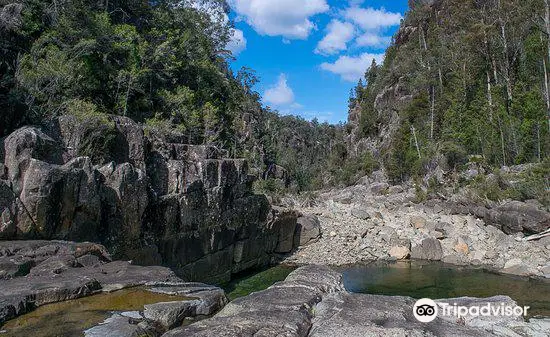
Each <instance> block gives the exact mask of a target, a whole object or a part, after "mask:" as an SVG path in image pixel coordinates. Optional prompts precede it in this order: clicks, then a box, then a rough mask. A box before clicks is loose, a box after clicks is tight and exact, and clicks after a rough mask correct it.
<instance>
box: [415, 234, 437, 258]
mask: <svg viewBox="0 0 550 337" xmlns="http://www.w3.org/2000/svg"><path fill="white" fill-rule="evenodd" d="M442 257H443V249H442V248H441V242H439V240H437V239H435V238H425V239H423V240H422V241H420V242H417V243H415V244H413V245H412V247H411V259H416V260H432V261H439V260H441V258H442Z"/></svg>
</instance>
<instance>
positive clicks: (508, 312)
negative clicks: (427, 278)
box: [413, 298, 530, 323]
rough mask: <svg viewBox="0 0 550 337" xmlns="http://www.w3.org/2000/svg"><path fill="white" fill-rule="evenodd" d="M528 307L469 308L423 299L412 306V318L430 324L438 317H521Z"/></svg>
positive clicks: (492, 304) (525, 313)
mask: <svg viewBox="0 0 550 337" xmlns="http://www.w3.org/2000/svg"><path fill="white" fill-rule="evenodd" d="M529 309H530V307H529V306H524V307H520V306H517V305H510V304H506V303H486V304H478V305H470V306H460V305H458V304H456V303H453V304H449V303H444V302H438V303H436V302H434V301H433V300H431V299H429V298H423V299H420V300H418V301H416V303H415V304H414V307H413V314H414V317H415V318H416V319H417V320H418V321H419V322H422V323H429V322H432V321H433V320H435V319H436V318H437V316H438V315H439V316H440V317H457V318H463V317H466V316H471V317H479V316H484V317H487V316H494V317H496V316H505V317H521V316H527V311H528V310H529Z"/></svg>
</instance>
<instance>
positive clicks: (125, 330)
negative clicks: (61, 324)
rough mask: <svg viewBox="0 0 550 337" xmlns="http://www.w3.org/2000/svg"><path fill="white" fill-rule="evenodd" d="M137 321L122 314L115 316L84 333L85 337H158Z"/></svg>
mask: <svg viewBox="0 0 550 337" xmlns="http://www.w3.org/2000/svg"><path fill="white" fill-rule="evenodd" d="M135 320H136V319H135V318H131V317H127V316H124V315H121V314H113V316H111V317H109V318H108V319H106V320H105V321H104V322H103V323H102V324H100V325H97V326H94V327H93V328H90V329H88V330H86V331H84V336H85V337H115V336H116V337H156V336H158V334H157V332H156V331H154V330H153V329H152V328H151V327H150V326H148V325H147V324H146V323H142V322H140V323H136V322H134V321H135Z"/></svg>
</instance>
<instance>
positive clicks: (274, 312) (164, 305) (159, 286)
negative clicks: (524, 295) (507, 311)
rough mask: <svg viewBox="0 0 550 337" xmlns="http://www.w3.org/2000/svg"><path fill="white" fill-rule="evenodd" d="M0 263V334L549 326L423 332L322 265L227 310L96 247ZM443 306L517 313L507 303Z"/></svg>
mask: <svg viewBox="0 0 550 337" xmlns="http://www.w3.org/2000/svg"><path fill="white" fill-rule="evenodd" d="M0 257H1V258H0V262H1V264H0V265H1V268H0V269H1V270H2V271H3V273H2V277H1V279H0V314H1V316H0V319H1V321H0V324H2V325H3V326H1V327H0V336H22V335H29V334H31V333H32V334H33V335H35V336H37V337H39V336H44V337H46V336H54V335H55V336H77V335H81V336H87V337H107V336H119V337H130V336H152V337H158V336H163V337H174V336H212V337H214V336H216V337H217V336H266V337H267V336H288V337H294V336H296V337H305V336H350V337H354V336H456V335H458V336H547V335H548V334H547V332H548V331H550V319H542V318H537V319H533V318H532V319H530V320H529V321H528V322H527V321H525V320H524V319H523V317H519V316H517V317H507V318H505V317H498V318H496V317H492V318H487V317H485V318H476V317H469V316H468V317H463V318H461V319H460V320H453V319H449V318H448V317H443V318H437V319H436V320H435V321H434V322H432V323H428V324H423V323H420V322H418V321H416V319H415V318H414V316H413V312H412V308H413V304H414V302H415V300H414V299H413V298H410V297H402V296H382V295H372V294H353V293H350V292H349V291H347V290H346V288H345V286H344V282H343V275H342V274H341V273H339V272H336V271H334V270H332V269H330V268H329V267H326V266H317V265H308V266H304V267H301V268H298V269H297V270H295V271H293V272H291V273H290V275H289V276H288V277H287V278H286V280H284V281H282V282H277V283H275V284H274V285H272V286H270V287H269V288H267V289H265V290H261V291H257V292H253V293H252V294H250V295H248V296H244V297H240V298H237V299H235V300H233V301H232V302H228V300H227V296H226V295H225V293H224V291H223V290H222V289H220V288H218V287H214V286H209V285H206V284H201V283H190V282H184V281H183V280H181V279H179V278H178V277H176V276H175V274H174V273H173V272H172V271H171V270H170V269H168V268H165V267H141V266H136V265H133V264H132V263H131V261H112V259H111V257H110V255H109V254H108V252H107V251H106V250H105V248H104V247H103V246H101V245H98V244H92V243H72V242H64V241H17V242H1V243H0ZM121 289H124V290H121ZM441 301H442V302H449V303H453V302H457V303H458V302H459V303H461V304H464V305H466V306H473V305H482V304H484V303H488V302H491V303H496V304H500V303H505V304H507V305H515V302H514V301H513V300H512V299H511V298H509V297H506V296H497V297H492V298H488V299H476V298H460V299H447V300H441ZM54 303H55V304H54ZM21 315H22V316H21ZM17 316H20V317H19V318H16V317H17ZM14 318H15V319H14Z"/></svg>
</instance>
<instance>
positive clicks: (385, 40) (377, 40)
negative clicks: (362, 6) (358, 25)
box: [355, 32, 391, 48]
mask: <svg viewBox="0 0 550 337" xmlns="http://www.w3.org/2000/svg"><path fill="white" fill-rule="evenodd" d="M355 42H356V43H357V45H358V46H359V47H372V48H385V47H387V46H388V45H389V44H390V43H391V36H382V35H379V34H377V33H371V32H367V33H365V34H363V35H361V36H359V37H358V38H357V40H355Z"/></svg>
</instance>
